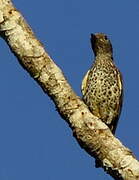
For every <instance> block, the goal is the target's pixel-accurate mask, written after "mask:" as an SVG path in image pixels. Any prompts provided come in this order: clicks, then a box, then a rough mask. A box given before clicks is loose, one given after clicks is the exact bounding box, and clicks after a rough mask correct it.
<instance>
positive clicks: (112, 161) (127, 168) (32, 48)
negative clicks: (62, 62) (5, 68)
mask: <svg viewBox="0 0 139 180" xmlns="http://www.w3.org/2000/svg"><path fill="white" fill-rule="evenodd" d="M0 35H1V37H2V38H3V39H5V41H6V42H7V44H8V45H9V47H10V49H11V50H12V52H13V53H14V54H15V56H16V57H17V59H18V60H19V62H20V64H21V65H22V66H23V67H24V68H25V69H26V70H27V71H28V72H29V74H30V75H31V76H32V77H33V78H34V80H36V81H37V82H38V84H39V85H40V86H41V87H42V89H43V91H44V92H45V93H47V94H48V95H49V96H50V97H51V98H52V99H53V101H54V103H55V104H56V106H57V109H58V111H59V113H60V115H61V116H62V117H63V119H65V120H66V121H67V122H68V123H69V125H70V127H71V128H72V130H73V134H74V136H75V137H76V139H77V141H78V142H79V144H80V146H81V147H82V148H84V149H85V150H86V151H87V152H88V153H89V154H90V155H91V156H93V157H95V158H98V159H100V160H101V162H102V166H103V168H104V170H105V171H107V173H109V174H110V175H111V176H112V177H114V179H122V180H133V179H134V180H135V179H139V162H138V161H137V160H136V159H135V157H134V156H133V154H132V153H131V151H130V150H129V149H128V148H126V147H124V146H123V145H122V143H121V142H120V141H119V140H118V139H117V138H115V137H114V136H113V135H112V133H111V131H110V130H109V128H108V127H107V126H106V125H105V124H104V123H103V122H102V121H101V120H100V119H98V118H97V117H95V116H93V115H92V114H91V113H90V111H89V110H88V108H87V106H86V105H85V104H84V103H83V102H82V101H81V99H80V97H78V96H77V95H76V94H75V93H74V91H73V90H72V89H71V87H70V85H69V84H68V82H67V80H66V79H65V77H64V75H63V73H62V72H61V70H60V69H59V68H58V67H57V65H56V64H55V63H54V62H53V61H52V59H51V58H50V57H49V55H48V54H47V52H46V51H45V50H44V48H43V45H42V44H41V43H40V42H39V41H38V40H37V39H36V38H35V36H34V34H33V32H32V30H31V28H30V27H29V26H28V25H27V23H26V22H25V20H24V18H23V17H22V15H21V14H20V13H19V12H18V11H17V10H16V9H15V7H14V6H13V4H12V2H11V1H10V0H0Z"/></svg>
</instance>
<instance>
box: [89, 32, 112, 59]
mask: <svg viewBox="0 0 139 180" xmlns="http://www.w3.org/2000/svg"><path fill="white" fill-rule="evenodd" d="M91 45H92V49H93V51H94V54H95V56H97V55H98V54H108V53H109V54H111V55H112V45H111V42H110V40H109V39H108V38H107V36H106V35H105V34H103V33H96V34H91Z"/></svg>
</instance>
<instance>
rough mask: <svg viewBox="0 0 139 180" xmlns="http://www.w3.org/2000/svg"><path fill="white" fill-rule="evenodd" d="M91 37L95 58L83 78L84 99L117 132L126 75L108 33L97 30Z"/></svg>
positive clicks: (93, 112)
mask: <svg viewBox="0 0 139 180" xmlns="http://www.w3.org/2000/svg"><path fill="white" fill-rule="evenodd" d="M90 40H91V46H92V50H93V52H94V56H95V60H94V62H93V63H92V66H91V68H90V69H89V70H88V72H87V73H86V74H85V76H84V78H83V80H82V85H81V91H82V95H83V96H82V99H83V101H84V103H85V104H86V105H87V106H88V108H89V110H90V111H91V113H92V114H93V115H95V116H97V117H98V118H100V119H101V120H102V121H103V122H104V123H105V124H106V125H107V126H108V127H109V128H110V130H111V132H112V133H113V134H115V131H116V127H117V124H118V120H119V117H120V113H121V108H122V102H123V80H122V75H121V73H120V71H119V69H118V68H117V67H116V65H115V63H114V60H113V48H112V44H111V42H110V40H109V39H108V37H107V36H106V35H105V34H103V33H96V34H91V38H90Z"/></svg>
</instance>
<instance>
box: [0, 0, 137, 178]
mask: <svg viewBox="0 0 139 180" xmlns="http://www.w3.org/2000/svg"><path fill="white" fill-rule="evenodd" d="M13 3H14V5H15V6H16V8H17V9H18V10H19V11H21V13H22V14H23V16H24V17H25V19H26V20H27V22H28V23H29V24H30V26H31V27H32V29H33V31H34V32H35V34H36V36H37V38H38V39H39V40H40V41H41V42H42V43H43V44H44V46H45V48H46V50H47V52H48V53H49V55H50V56H51V57H52V58H53V60H54V61H55V63H56V64H57V65H58V66H59V67H60V68H61V69H62V70H63V72H64V74H65V76H66V78H67V79H68V81H69V83H70V85H71V86H72V87H73V89H74V91H75V92H76V93H77V94H78V95H79V96H81V92H80V85H81V81H82V78H83V76H84V74H85V73H86V71H87V70H88V68H90V66H91V64H92V59H93V58H94V55H93V53H92V50H91V46H90V33H96V32H103V33H106V34H107V35H108V37H109V38H110V40H111V42H112V44H113V51H114V59H115V63H116V65H117V66H118V68H119V69H120V71H121V73H122V75H123V79H124V104H123V109H122V114H121V117H120V120H119V125H118V128H117V131H116V136H117V137H118V138H119V139H120V140H121V141H122V143H123V144H124V145H125V146H127V147H128V148H130V149H131V150H132V151H133V153H134V154H135V156H136V157H137V158H139V151H138V127H139V121H138V116H137V113H138V112H139V95H138V92H139V81H138V79H139V43H138V42H139V23H138V19H139V1H137V0H132V1H130V0H122V1H121V0H117V1H111V0H107V1H102V0H87V1H81V0H76V1H74V0H70V1H68V0H59V1H57V0H47V1H45V0H40V1H34V0H30V1H25V0H20V1H18V0H14V1H13ZM0 44H1V45H0V51H1V61H0V67H1V70H0V82H1V88H0V100H1V103H0V179H1V180H19V179H20V180H25V179H26V180H31V179H33V180H40V179H41V180H56V179H66V180H70V179H73V180H74V179H80V180H84V179H97V180H102V179H103V180H111V179H112V178H111V177H110V176H109V175H107V174H106V173H105V172H104V171H103V169H96V168H95V164H94V159H93V158H91V157H90V156H89V155H88V154H87V153H86V152H85V151H84V150H83V149H81V148H80V147H79V145H78V144H77V142H76V140H75V139H74V138H73V136H72V131H71V129H70V128H69V127H68V124H67V123H66V122H65V121H64V120H63V119H62V118H61V117H60V116H59V114H58V113H57V111H56V108H55V105H54V104H53V102H52V101H51V100H50V98H49V97H47V95H45V94H44V93H43V91H42V90H41V88H40V87H39V86H38V85H37V83H36V82H35V81H34V80H33V79H32V78H31V77H30V76H29V74H28V73H27V72H26V71H25V70H24V69H23V68H22V67H21V66H20V65H19V63H18V61H17V59H16V58H15V57H14V55H13V54H12V53H11V52H10V50H9V47H8V46H7V44H6V43H5V42H4V41H3V40H2V39H0Z"/></svg>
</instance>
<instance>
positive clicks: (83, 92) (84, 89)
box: [81, 70, 90, 96]
mask: <svg viewBox="0 0 139 180" xmlns="http://www.w3.org/2000/svg"><path fill="white" fill-rule="evenodd" d="M89 72H90V70H88V71H87V73H86V74H85V76H84V78H83V80H82V84H81V92H82V94H83V96H84V95H85V93H86V85H87V78H88V74H89Z"/></svg>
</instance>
